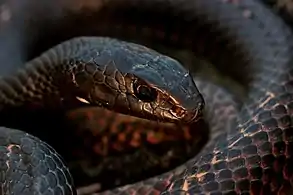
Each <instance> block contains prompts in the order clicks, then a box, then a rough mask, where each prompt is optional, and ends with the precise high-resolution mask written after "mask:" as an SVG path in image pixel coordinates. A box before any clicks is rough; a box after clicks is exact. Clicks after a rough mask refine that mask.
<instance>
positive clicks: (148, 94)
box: [134, 84, 158, 102]
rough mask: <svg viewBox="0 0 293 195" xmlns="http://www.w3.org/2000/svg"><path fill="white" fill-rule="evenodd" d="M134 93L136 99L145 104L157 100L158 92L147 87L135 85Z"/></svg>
mask: <svg viewBox="0 0 293 195" xmlns="http://www.w3.org/2000/svg"><path fill="white" fill-rule="evenodd" d="M134 93H135V95H136V97H137V98H138V99H140V100H142V101H144V102H152V101H155V100H156V98H157V95H158V93H157V91H156V90H155V89H154V88H151V87H149V86H147V85H140V84H137V85H136V84H135V85H134Z"/></svg>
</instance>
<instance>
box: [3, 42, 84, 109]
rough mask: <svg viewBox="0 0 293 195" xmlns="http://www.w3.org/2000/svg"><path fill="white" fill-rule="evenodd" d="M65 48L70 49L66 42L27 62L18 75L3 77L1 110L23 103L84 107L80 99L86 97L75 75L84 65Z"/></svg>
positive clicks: (54, 106) (22, 104) (55, 106)
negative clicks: (76, 60) (75, 59)
mask: <svg viewBox="0 0 293 195" xmlns="http://www.w3.org/2000/svg"><path fill="white" fill-rule="evenodd" d="M64 47H67V48H70V47H68V45H66V44H65V45H64V44H61V45H58V46H57V47H55V48H54V49H51V50H49V51H47V52H45V53H44V54H43V55H41V56H40V57H38V58H36V59H34V60H32V61H30V62H29V63H27V64H26V65H25V67H24V68H22V69H20V70H18V71H17V72H16V73H15V74H13V75H10V76H8V77H3V78H1V80H0V105H1V107H0V109H1V108H8V107H9V108H11V107H22V106H25V107H26V106H29V107H30V108H57V109H59V108H60V106H61V107H62V106H65V107H66V108H67V109H68V107H69V108H75V107H80V106H81V105H80V103H81V100H80V99H77V98H78V97H82V96H83V94H82V93H83V92H82V90H80V89H79V87H78V86H77V84H76V82H75V78H74V77H75V74H76V72H78V71H81V70H79V68H80V67H84V66H83V65H84V64H82V63H81V64H79V63H77V62H75V61H72V60H71V59H74V58H73V57H72V56H74V54H73V53H72V52H71V50H69V51H67V50H65V49H64ZM74 49H76V48H75V47H73V50H74ZM63 51H64V52H63ZM66 51H67V53H66ZM89 80H90V79H89ZM83 105H85V104H84V103H83Z"/></svg>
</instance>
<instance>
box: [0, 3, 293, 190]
mask: <svg viewBox="0 0 293 195" xmlns="http://www.w3.org/2000/svg"><path fill="white" fill-rule="evenodd" d="M89 4H90V3H88V4H87V3H86V2H82V1H79V0H75V1H72V2H66V1H64V2H62V3H61V4H54V3H49V5H50V6H48V4H46V3H44V4H42V3H40V4H38V6H40V7H38V6H34V5H36V4H35V3H34V2H33V1H30V2H29V3H28V5H27V7H26V6H25V7H26V8H30V9H32V10H34V9H35V10H34V12H31V13H29V14H28V15H30V16H28V17H27V18H26V19H27V20H26V21H32V22H28V24H27V26H26V30H23V37H24V39H25V41H23V42H21V43H23V44H25V46H23V47H19V46H18V47H16V49H18V51H19V53H20V55H23V56H25V57H27V58H30V57H31V54H32V53H34V52H32V53H30V51H31V50H30V48H32V50H33V48H37V49H40V48H42V49H41V50H42V51H43V50H45V49H49V48H51V49H49V50H47V51H46V52H44V53H43V54H41V55H40V56H39V57H37V58H34V59H33V60H30V61H29V62H28V63H27V64H26V65H25V68H23V67H22V68H20V69H19V71H17V73H15V72H14V73H13V74H10V73H9V74H8V75H3V77H2V78H1V80H0V91H1V93H0V102H1V103H0V105H1V108H3V110H5V109H6V108H11V107H15V106H18V105H22V104H26V103H30V102H33V101H34V102H37V103H39V104H40V105H45V103H49V105H51V103H56V102H58V103H61V104H62V103H63V101H60V100H63V99H64V100H68V101H71V100H72V99H74V100H76V97H78V100H79V101H80V100H82V102H83V103H85V104H87V103H88V102H89V103H90V104H94V105H98V106H103V107H105V108H108V109H111V110H113V111H116V112H120V113H124V114H130V115H134V116H137V117H141V118H146V119H152V120H158V121H167V122H168V121H171V122H179V123H180V122H184V123H186V124H187V125H194V124H193V123H191V124H189V123H190V122H194V121H196V120H197V118H198V117H197V116H200V115H201V109H203V107H204V105H205V104H206V105H205V106H208V105H211V107H212V108H214V110H213V111H214V114H215V115H216V116H217V117H220V118H221V117H224V118H225V117H229V116H230V113H229V110H228V109H229V108H231V107H229V106H230V105H229V104H225V103H223V104H222V103H221V102H218V99H217V98H219V96H215V97H213V95H216V93H215V94H213V91H209V94H208V95H211V96H212V98H210V99H209V101H208V102H206V103H204V100H203V97H202V96H201V94H200V91H199V90H198V89H197V87H196V85H195V82H194V81H193V78H192V75H191V73H190V72H189V71H187V70H186V69H185V68H184V67H182V66H181V64H180V63H179V61H177V60H174V59H172V58H170V57H168V56H167V55H164V50H163V49H160V48H159V47H157V48H158V51H159V52H160V53H159V52H156V51H155V50H152V49H149V48H147V47H148V46H149V47H151V48H152V46H154V45H156V44H162V45H165V46H168V47H169V46H170V47H173V48H177V49H181V48H185V49H187V50H190V51H192V52H193V54H195V55H198V56H200V57H202V58H203V59H205V60H207V61H209V62H210V63H212V64H215V65H216V66H217V68H218V69H219V70H220V71H222V72H225V73H227V74H228V75H231V77H233V78H235V79H236V80H239V81H240V82H242V83H244V84H245V85H246V87H247V96H246V97H244V101H243V105H242V106H241V108H240V110H239V111H238V112H237V114H236V117H237V120H235V121H234V123H232V122H231V121H229V122H228V123H227V124H226V125H224V126H223V124H221V121H219V120H216V123H211V124H212V126H211V129H213V130H214V132H213V133H214V134H215V135H211V139H210V140H209V142H208V143H207V144H206V145H205V146H203V148H202V150H201V151H200V152H199V154H198V155H196V156H194V157H193V158H192V159H190V160H189V161H187V162H186V163H184V164H183V165H181V166H179V167H178V168H176V169H174V170H171V171H169V172H166V173H164V174H161V175H157V176H154V177H152V178H149V179H146V180H142V181H137V182H134V183H131V184H127V185H125V186H122V187H121V186H120V187H118V188H115V189H109V190H107V189H106V190H105V191H103V192H101V193H100V194H102V195H112V194H118V195H119V194H120V195H122V194H137V195H147V194H162V195H171V194H174V195H175V194H191V195H193V194H213V195H220V194H226V195H228V194H229V195H232V194H239V195H240V194H241V195H244V194H245V195H246V194H260V195H262V194H293V185H292V181H293V169H292V165H293V159H292V154H293V152H292V151H293V150H292V147H293V142H292V140H293V127H292V124H293V123H292V113H293V101H292V100H293V90H292V89H293V87H292V78H293V67H292V56H293V55H292V52H293V35H292V31H291V29H290V28H289V27H288V26H287V25H286V24H285V23H284V22H283V21H282V19H281V18H279V17H278V16H277V15H276V14H275V13H273V11H272V10H270V9H268V8H267V7H265V6H264V5H263V4H262V3H261V2H259V1H256V0H245V1H236V2H235V1H223V0H136V1H135V0H122V1H116V0H115V1H114V0H107V1H96V2H94V3H93V4H91V5H89ZM46 6H48V7H46ZM45 7H46V10H48V13H50V11H52V14H49V15H48V16H42V17H41V15H42V14H40V17H36V16H37V14H38V13H40V12H41V11H43V10H44V8H45ZM22 9H24V8H22ZM22 9H21V11H23V10H22ZM28 10H29V9H28ZM26 12H28V11H26ZM19 13H20V14H21V13H22V12H19ZM53 13H54V14H53ZM57 13H58V14H57ZM18 17H19V18H20V15H18ZM102 18H103V19H102ZM97 19H99V20H98V25H97ZM16 20H17V19H16ZM52 21H55V22H56V23H58V24H56V23H55V22H52ZM15 23H17V21H16V22H15ZM15 23H14V24H15ZM53 23H54V24H53ZM77 24H78V26H77ZM93 24H94V25H93ZM20 28H21V27H18V28H17V30H19V31H20V30H21V29H20ZM32 32H35V33H32ZM52 32H54V33H56V34H57V36H53V35H52ZM28 35H30V36H28ZM32 35H36V36H32ZM88 35H90V36H89V37H84V36H88ZM93 36H95V37H93ZM97 36H98V37H97ZM32 37H33V39H34V40H32ZM44 37H45V38H44ZM48 37H50V39H46V38H48ZM52 37H54V38H52ZM73 37H78V38H73ZM106 37H108V38H106ZM109 37H110V38H109ZM113 37H114V38H116V39H112V38H113ZM72 38H73V39H72ZM36 40H43V41H40V42H41V43H39V44H42V46H43V47H41V46H40V45H38V42H39V41H36ZM48 40H49V41H48ZM65 40H67V41H65ZM62 41H65V42H63V43H61V44H59V43H60V42H62ZM127 41H129V42H127ZM131 42H132V43H131ZM136 43H139V44H142V45H146V46H147V47H145V46H142V45H139V44H136ZM57 44H59V45H57ZM32 45H34V46H35V47H33V46H32ZM54 45H57V46H55V47H54ZM154 47H155V46H154ZM23 48H26V49H23ZM157 48H155V49H157ZM24 50H26V51H24ZM3 52H5V51H3ZM7 52H8V53H7V56H9V55H8V54H10V53H9V51H7ZM25 60H27V59H25ZM9 62H10V63H13V60H12V59H11V58H10V59H9V60H8V63H9ZM7 66H8V65H7ZM3 74H4V73H3ZM222 96H225V95H222ZM222 98H223V97H222ZM205 99H206V97H205ZM220 99H221V98H220ZM56 105H57V104H56ZM58 105H59V104H58ZM225 106H226V107H227V109H222V108H223V107H225ZM45 107H46V106H45ZM4 108H5V109H4ZM220 108H221V109H220ZM185 109H186V110H187V115H182V113H184V112H186V110H185ZM197 109H198V110H197ZM194 116H196V117H194ZM182 117H183V118H182ZM211 118H212V119H213V117H211ZM10 120H11V119H10ZM184 120H185V121H184ZM208 122H209V121H208ZM199 130H200V129H199ZM193 133H195V135H193V136H194V137H199V138H201V135H200V132H199V133H198V134H196V133H197V130H196V131H194V132H193ZM199 147H200V146H199ZM121 161H122V159H121ZM134 168H135V167H133V168H132V169H134ZM129 171H131V170H130V169H129ZM0 175H3V177H2V176H1V177H0V182H1V184H2V185H1V193H3V194H64V195H67V194H68V195H69V194H76V193H77V192H76V188H75V186H74V184H73V183H74V182H73V179H72V177H71V175H70V172H69V169H68V168H67V167H66V166H65V164H64V162H63V160H62V157H61V156H60V155H59V154H58V153H56V151H55V150H54V149H53V148H52V147H51V146H49V145H48V144H47V143H45V142H43V141H41V140H40V139H38V138H36V137H34V136H32V135H30V134H28V133H25V132H22V131H19V130H16V129H12V128H6V127H1V128H0ZM105 180H106V177H105ZM113 183H114V182H113Z"/></svg>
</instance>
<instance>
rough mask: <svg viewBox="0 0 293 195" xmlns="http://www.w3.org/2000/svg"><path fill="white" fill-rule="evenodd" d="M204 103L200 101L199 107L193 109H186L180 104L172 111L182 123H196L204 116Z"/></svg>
mask: <svg viewBox="0 0 293 195" xmlns="http://www.w3.org/2000/svg"><path fill="white" fill-rule="evenodd" d="M203 107H204V104H202V103H198V105H197V107H196V108H194V109H191V110H188V109H185V108H183V107H181V106H179V105H177V106H175V107H174V108H172V109H171V110H170V113H171V114H172V115H173V116H174V118H175V119H176V120H177V121H179V122H180V123H182V122H183V123H194V122H197V121H198V120H199V119H200V118H202V110H203Z"/></svg>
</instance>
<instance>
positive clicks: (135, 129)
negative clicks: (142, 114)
mask: <svg viewBox="0 0 293 195" xmlns="http://www.w3.org/2000/svg"><path fill="white" fill-rule="evenodd" d="M68 118H69V120H70V121H75V120H79V122H78V123H79V124H82V126H83V127H88V128H87V130H88V131H90V133H91V134H92V135H93V139H95V143H94V145H93V146H92V150H93V152H94V153H95V154H97V155H102V156H105V155H108V154H109V153H111V152H112V151H114V152H122V151H123V150H125V149H129V148H138V147H141V146H142V145H143V144H145V143H146V142H147V143H148V144H153V145H155V144H159V143H161V142H164V141H178V140H190V139H192V136H191V133H190V131H189V130H190V129H189V128H188V127H182V128H180V129H178V127H176V126H174V125H173V124H163V123H157V122H155V121H148V120H144V119H140V118H136V117H131V116H127V115H122V114H117V113H114V112H111V111H108V110H105V109H101V108H83V109H78V110H74V111H71V112H69V113H68ZM80 119H82V121H80ZM106 131H108V132H106ZM79 133H80V132H77V134H79ZM79 137H80V135H79ZM81 139H82V138H81ZM85 143H86V142H85ZM87 143H89V142H87ZM81 152H82V151H81Z"/></svg>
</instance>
